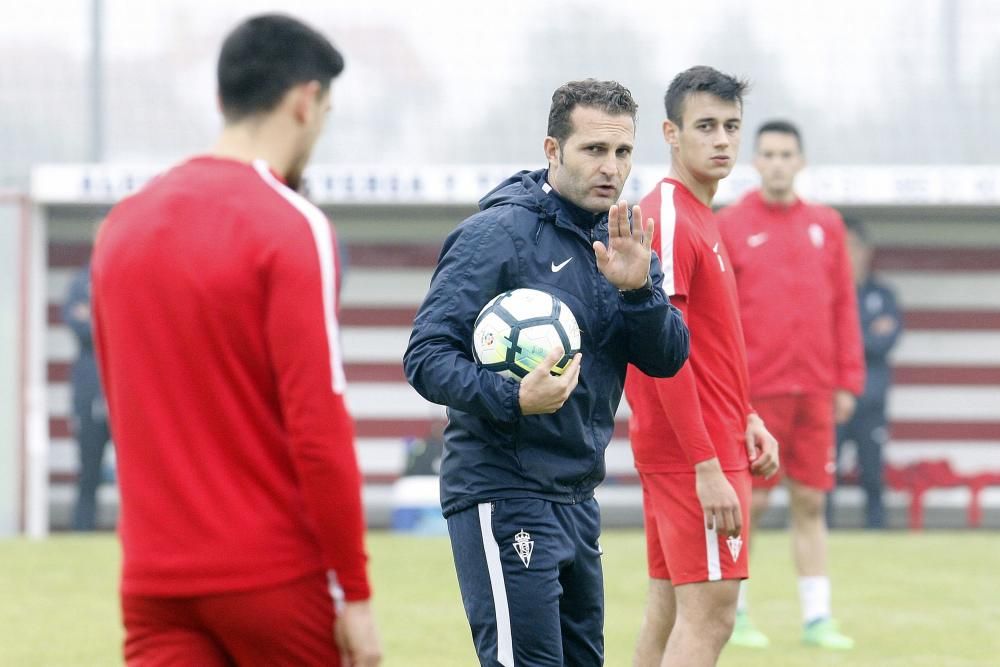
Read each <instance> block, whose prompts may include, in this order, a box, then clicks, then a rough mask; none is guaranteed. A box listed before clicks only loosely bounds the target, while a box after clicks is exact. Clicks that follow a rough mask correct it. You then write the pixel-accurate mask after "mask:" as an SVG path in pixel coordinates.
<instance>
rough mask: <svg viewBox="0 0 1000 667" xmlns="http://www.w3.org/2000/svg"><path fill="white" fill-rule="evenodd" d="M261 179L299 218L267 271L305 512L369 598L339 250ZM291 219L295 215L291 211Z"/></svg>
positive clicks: (356, 595)
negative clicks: (340, 312) (341, 318)
mask: <svg viewBox="0 0 1000 667" xmlns="http://www.w3.org/2000/svg"><path fill="white" fill-rule="evenodd" d="M255 167H256V169H257V171H258V173H259V174H260V176H261V178H263V179H264V180H265V182H267V183H268V184H269V185H270V186H272V187H273V188H274V189H275V190H276V191H277V192H278V193H279V194H280V195H281V196H282V197H284V198H285V199H286V200H287V201H288V203H289V206H290V207H293V208H294V210H295V211H296V212H297V213H298V215H299V217H300V218H301V225H298V226H293V227H292V228H291V229H289V230H288V232H287V234H284V235H283V237H282V242H281V243H280V245H279V246H278V249H277V251H276V252H275V253H273V257H272V259H271V263H270V266H269V271H268V291H267V303H266V304H265V306H266V315H265V317H266V327H267V332H266V335H267V341H268V347H269V351H270V354H271V361H272V365H273V368H274V372H275V375H276V378H277V385H278V391H279V400H280V403H281V411H282V416H283V420H284V424H285V428H286V429H287V432H288V438H289V443H290V447H291V454H292V460H293V462H294V465H295V468H296V473H297V475H298V479H299V483H300V485H301V491H302V497H303V501H304V505H305V512H306V514H307V516H308V517H309V519H310V521H311V523H312V525H313V528H314V530H315V531H316V537H317V540H318V542H319V544H320V547H321V549H322V552H323V557H324V561H325V564H326V566H327V567H328V568H329V569H330V570H333V572H334V574H335V581H336V582H338V583H339V585H340V586H341V587H342V588H343V592H344V596H345V598H346V599H347V600H348V601H351V600H363V599H367V598H368V597H369V596H370V594H371V591H370V586H369V581H368V575H367V565H366V562H367V556H366V554H365V548H364V513H363V508H362V503H361V474H360V471H359V469H358V461H357V455H356V452H355V448H354V423H353V420H352V419H351V416H350V414H349V413H348V411H347V406H346V403H345V400H344V391H345V389H346V380H345V377H344V368H343V358H342V348H341V345H340V331H339V323H338V321H337V312H336V311H337V304H336V300H337V281H338V272H337V253H336V250H335V249H336V243H335V240H334V238H333V234H332V230H331V228H330V225H329V222H328V221H327V219H326V216H324V215H323V213H322V212H321V211H320V210H319V209H318V208H316V207H315V206H313V205H312V204H310V203H309V202H307V201H306V200H305V199H304V198H302V197H301V196H299V195H298V194H297V193H295V192H294V191H292V190H291V189H289V188H287V187H286V186H284V185H283V184H282V183H281V182H280V181H278V180H277V179H276V178H275V177H274V175H273V174H271V172H270V171H269V170H268V169H267V167H266V165H264V164H262V163H259V164H255ZM293 217H296V216H295V215H294V214H293Z"/></svg>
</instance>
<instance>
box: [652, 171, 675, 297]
mask: <svg viewBox="0 0 1000 667" xmlns="http://www.w3.org/2000/svg"><path fill="white" fill-rule="evenodd" d="M676 229H677V211H676V210H675V209H674V184H673V183H668V182H667V181H663V182H662V183H661V184H660V245H659V247H658V248H657V249H656V254H658V255H659V256H660V265H661V266H663V291H664V292H666V293H667V296H673V295H674V294H676V290H675V286H674V231H675V230H676Z"/></svg>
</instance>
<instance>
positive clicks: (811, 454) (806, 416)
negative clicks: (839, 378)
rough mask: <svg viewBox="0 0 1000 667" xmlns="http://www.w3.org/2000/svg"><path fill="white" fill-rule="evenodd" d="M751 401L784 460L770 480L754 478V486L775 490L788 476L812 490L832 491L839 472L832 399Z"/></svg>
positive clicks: (799, 396)
mask: <svg viewBox="0 0 1000 667" xmlns="http://www.w3.org/2000/svg"><path fill="white" fill-rule="evenodd" d="M751 402H752V403H753V407H754V410H756V411H757V414H758V415H760V418H761V419H763V420H764V425H765V426H766V427H767V430H768V431H770V432H771V435H773V436H774V437H775V439H776V440H777V441H778V451H779V452H780V459H781V468H780V469H779V470H778V472H777V474H775V475H772V476H771V477H770V478H768V479H764V478H763V477H758V476H754V478H753V487H754V488H755V489H773V488H774V487H775V486H777V484H778V482H780V481H781V479H782V477H783V476H784V475H788V477H789V478H790V479H792V480H794V481H796V482H798V483H799V484H803V485H805V486H808V487H811V488H813V489H820V490H822V491H830V490H831V489H833V487H834V482H835V474H836V471H837V465H836V461H835V460H836V439H835V436H834V433H835V429H834V424H833V397H832V396H830V395H828V394H784V395H780V396H765V397H762V398H754V399H753V400H752V401H751Z"/></svg>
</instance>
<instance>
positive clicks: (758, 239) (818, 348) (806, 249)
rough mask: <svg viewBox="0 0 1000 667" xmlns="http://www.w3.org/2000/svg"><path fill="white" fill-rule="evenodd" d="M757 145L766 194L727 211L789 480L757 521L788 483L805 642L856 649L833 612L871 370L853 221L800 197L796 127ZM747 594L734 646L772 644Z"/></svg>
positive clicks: (769, 485) (760, 507) (765, 412)
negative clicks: (833, 518)
mask: <svg viewBox="0 0 1000 667" xmlns="http://www.w3.org/2000/svg"><path fill="white" fill-rule="evenodd" d="M755 148H756V150H755V156H754V166H755V167H756V169H757V171H758V172H759V173H760V176H761V187H760V189H759V190H755V191H752V192H750V193H749V194H747V195H745V196H744V197H743V198H742V199H741V200H740V201H739V202H737V203H736V204H734V205H732V206H730V207H728V208H726V209H724V210H722V211H721V212H720V213H719V229H720V231H721V233H722V238H723V241H724V242H725V245H726V248H727V250H728V251H729V257H730V259H731V261H732V265H733V270H734V272H735V274H736V285H737V288H738V291H739V297H740V313H741V317H742V321H743V333H744V335H745V337H746V348H747V361H748V364H749V367H750V399H751V403H752V404H753V406H754V409H756V410H757V412H758V413H759V414H760V416H761V417H762V418H763V419H764V422H765V423H766V424H767V427H768V429H769V430H770V431H771V433H772V434H773V435H774V437H775V438H777V440H778V443H779V444H780V446H781V469H780V471H779V473H778V474H777V475H775V476H773V477H771V478H769V479H764V478H761V477H755V478H754V494H753V512H752V521H753V523H755V524H756V523H757V521H759V519H760V517H761V516H762V515H763V514H764V512H765V511H766V510H767V507H768V505H769V502H770V492H771V490H772V489H773V488H774V487H775V486H776V485H777V484H778V483H779V482H780V481H781V480H782V479H784V480H785V482H786V485H787V488H788V496H789V514H790V518H791V522H790V523H791V536H792V552H793V556H794V561H795V569H796V571H797V573H798V578H799V580H798V588H799V598H800V602H801V607H802V619H803V631H802V641H803V642H804V643H805V644H807V645H811V646H817V647H821V648H828V649H841V650H847V649H850V648H852V647H853V645H854V641H853V640H852V639H851V638H850V637H848V636H846V635H844V634H843V633H841V632H840V630H839V628H838V625H837V623H836V621H835V620H834V619H833V616H832V613H831V602H830V598H831V592H830V588H831V587H830V579H829V577H828V576H827V527H826V511H825V505H826V494H827V493H828V492H829V491H830V490H831V489H832V488H833V486H834V479H835V473H836V463H835V457H836V439H835V425H836V424H843V423H845V422H846V421H847V420H848V419H850V417H851V415H852V414H853V412H854V407H855V403H856V400H857V398H856V397H857V396H858V395H860V394H861V391H862V388H863V387H864V374H865V367H864V354H863V349H862V345H861V329H860V325H859V324H858V308H857V301H856V298H855V290H854V279H853V277H852V274H851V265H850V260H849V258H848V253H847V247H846V243H845V239H844V235H845V232H844V223H843V221H842V220H841V217H840V214H839V213H838V212H837V211H835V210H834V209H832V208H830V207H828V206H822V205H819V204H813V203H809V202H806V201H803V200H802V199H801V198H799V196H798V195H797V194H796V193H795V177H796V175H797V174H798V173H799V172H800V171H801V170H802V168H803V167H804V166H805V159H804V156H803V148H802V137H801V134H800V133H799V130H798V128H797V127H796V126H795V125H793V124H792V123H789V122H787V121H783V120H775V121H770V122H767V123H764V124H763V125H762V126H761V127H760V128H759V129H758V130H757V139H756V147H755ZM746 592H747V589H746V584H745V583H744V586H743V590H742V591H741V596H740V604H739V611H738V612H737V618H736V626H735V629H734V631H733V636H732V638H731V640H730V641H731V642H732V643H734V644H737V645H742V646H750V647H760V648H763V647H765V646H767V645H768V643H769V641H768V638H767V637H766V635H764V634H763V633H762V632H760V631H759V630H757V629H756V628H755V627H754V626H753V625H752V624H751V623H750V619H749V617H748V616H747V603H746Z"/></svg>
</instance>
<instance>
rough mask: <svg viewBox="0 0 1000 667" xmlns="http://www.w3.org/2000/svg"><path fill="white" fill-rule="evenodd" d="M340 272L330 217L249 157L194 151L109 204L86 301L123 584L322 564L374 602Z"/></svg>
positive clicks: (296, 571) (183, 582) (276, 575)
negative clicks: (107, 419)
mask: <svg viewBox="0 0 1000 667" xmlns="http://www.w3.org/2000/svg"><path fill="white" fill-rule="evenodd" d="M338 271H339V267H338V259H337V252H336V242H335V239H334V237H333V232H332V229H331V227H330V225H329V223H328V221H327V219H326V218H325V216H324V215H323V214H322V213H321V212H320V210H319V209H317V208H316V207H315V206H313V205H311V204H310V203H308V202H307V201H306V200H305V199H303V198H302V197H301V196H299V195H298V194H296V193H295V192H293V191H292V190H291V189H289V188H288V187H286V186H285V185H284V184H283V183H282V182H281V181H280V180H279V179H278V177H277V176H275V175H274V173H273V172H271V171H270V169H269V168H268V167H267V165H266V164H265V163H264V162H263V161H260V160H258V161H256V162H254V163H253V164H247V163H243V162H238V161H234V160H226V159H218V158H213V157H199V158H195V159H192V160H190V161H188V162H185V163H183V164H181V165H179V166H177V167H175V168H173V169H172V170H170V171H168V172H167V173H165V174H164V175H162V176H160V177H158V178H156V179H155V180H153V181H152V182H150V183H149V184H148V185H147V186H146V187H145V188H144V189H143V190H142V191H140V192H139V193H137V194H136V195H134V196H132V197H129V198H128V199H125V200H123V201H122V202H121V203H119V204H118V205H117V206H115V207H114V209H112V211H111V213H110V214H109V215H108V218H107V219H106V220H105V221H104V223H103V224H102V226H101V228H100V231H99V234H98V238H97V241H96V244H95V248H94V257H93V262H92V273H93V311H94V332H95V339H96V345H97V352H98V357H99V361H100V369H101V375H102V377H103V380H104V385H105V388H106V391H107V399H108V405H109V408H110V413H111V430H112V432H113V433H114V440H115V446H116V451H117V456H118V470H119V487H120V492H121V502H122V507H121V519H120V524H119V532H120V534H121V542H122V549H123V572H122V592H123V593H125V594H137V595H157V596H186V595H201V594H209V593H218V592H226V591H234V590H246V589H253V588H259V587H265V586H269V585H274V584H278V583H282V582H286V581H292V580H294V579H297V578H299V577H303V576H307V575H309V574H311V573H315V572H318V571H323V570H328V571H332V573H333V574H334V575H335V578H336V582H338V583H339V586H340V587H341V588H342V590H343V593H344V595H345V597H346V599H348V600H363V599H367V598H368V597H369V595H370V592H369V583H368V576H367V571H366V555H365V552H364V518H363V514H362V506H361V476H360V473H359V471H358V463H357V458H356V454H355V451H354V430H353V429H354V427H353V422H352V420H351V417H350V415H349V414H348V412H347V409H346V406H345V403H344V390H345V380H344V371H343V363H342V356H341V355H342V352H341V346H340V342H339V331H338V322H337V286H338V283H339V275H338Z"/></svg>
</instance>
